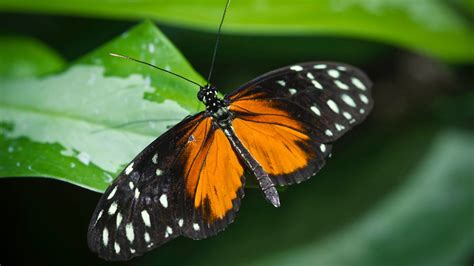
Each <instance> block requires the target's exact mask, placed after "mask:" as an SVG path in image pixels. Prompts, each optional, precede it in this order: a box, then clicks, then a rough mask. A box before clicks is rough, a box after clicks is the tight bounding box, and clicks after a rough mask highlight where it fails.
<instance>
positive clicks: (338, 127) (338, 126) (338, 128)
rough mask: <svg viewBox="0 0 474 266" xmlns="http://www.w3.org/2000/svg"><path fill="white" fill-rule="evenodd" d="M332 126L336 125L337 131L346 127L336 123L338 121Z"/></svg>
mask: <svg viewBox="0 0 474 266" xmlns="http://www.w3.org/2000/svg"><path fill="white" fill-rule="evenodd" d="M334 126H336V129H337V130H338V131H342V130H344V129H345V128H346V127H344V126H343V125H340V124H338V123H336V124H335V125H334Z"/></svg>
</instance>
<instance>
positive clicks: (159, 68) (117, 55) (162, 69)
mask: <svg viewBox="0 0 474 266" xmlns="http://www.w3.org/2000/svg"><path fill="white" fill-rule="evenodd" d="M109 55H111V56H115V57H119V58H123V59H128V60H132V61H135V62H137V63H140V64H144V65H147V66H149V67H152V68H155V69H158V70H161V71H163V72H166V73H168V74H171V75H174V76H176V77H178V78H181V79H184V80H186V81H187V82H190V83H192V84H194V85H197V86H199V87H202V86H201V85H200V84H199V83H197V82H194V81H192V80H190V79H188V78H185V77H183V76H181V75H179V74H176V73H174V72H171V71H169V70H166V69H164V68H161V67H157V66H155V65H152V64H150V63H147V62H143V61H141V60H138V59H135V58H132V57H130V56H126V55H121V54H116V53H109Z"/></svg>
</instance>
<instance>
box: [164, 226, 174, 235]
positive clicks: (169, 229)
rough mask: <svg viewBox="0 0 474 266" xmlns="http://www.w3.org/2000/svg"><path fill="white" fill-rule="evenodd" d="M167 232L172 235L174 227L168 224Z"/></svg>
mask: <svg viewBox="0 0 474 266" xmlns="http://www.w3.org/2000/svg"><path fill="white" fill-rule="evenodd" d="M166 233H168V234H170V235H171V234H172V233H173V228H171V227H169V226H167V227H166Z"/></svg>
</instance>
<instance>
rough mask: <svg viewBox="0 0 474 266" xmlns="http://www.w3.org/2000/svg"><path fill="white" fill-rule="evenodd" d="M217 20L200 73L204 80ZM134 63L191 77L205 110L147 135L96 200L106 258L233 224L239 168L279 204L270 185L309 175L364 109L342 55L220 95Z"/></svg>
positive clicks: (361, 86)
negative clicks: (153, 137)
mask: <svg viewBox="0 0 474 266" xmlns="http://www.w3.org/2000/svg"><path fill="white" fill-rule="evenodd" d="M228 6H229V0H228V1H227V4H226V7H225V9H224V13H223V16H222V19H221V23H220V25H219V29H218V34H217V40H216V45H215V47H214V54H213V57H212V61H211V67H210V71H209V76H208V80H211V74H212V69H213V66H214V61H215V56H216V51H217V47H218V43H219V36H220V30H221V26H222V23H223V20H224V17H225V12H226V10H227V7H228ZM111 55H113V56H118V57H122V58H126V59H130V60H133V61H137V62H139V63H143V64H146V65H149V66H151V67H154V68H156V69H159V70H161V71H164V72H167V73H169V74H172V75H175V76H177V77H179V78H182V79H184V80H186V81H188V82H191V83H193V84H195V85H197V86H199V91H198V94H197V98H198V100H199V101H201V102H202V103H203V104H204V105H205V107H206V108H205V111H202V112H200V113H198V114H195V115H193V116H188V117H187V118H185V119H184V120H183V121H181V122H180V123H178V124H177V125H175V126H174V127H172V128H171V129H170V130H168V131H167V132H165V133H164V134H162V135H161V136H160V137H158V138H157V139H156V140H155V141H153V142H152V143H151V144H149V145H148V146H147V147H146V148H145V149H144V150H143V151H142V152H141V153H140V154H138V155H137V156H136V157H135V158H134V159H133V160H132V162H130V164H129V165H128V166H127V167H126V168H125V169H124V170H123V171H122V172H121V173H120V174H119V176H118V177H117V178H116V179H115V180H114V181H113V183H112V184H111V185H110V186H109V187H108V188H107V190H106V191H105V193H104V194H103V195H102V197H101V198H100V200H99V203H98V204H97V207H96V209H95V211H94V213H93V215H92V218H91V221H90V224H89V229H88V235H87V238H88V245H89V248H90V249H91V250H92V251H94V252H96V253H98V254H99V257H101V258H103V259H106V260H129V259H131V258H133V257H136V256H140V255H142V254H144V253H145V252H147V251H149V250H151V249H154V248H156V247H158V246H160V245H162V244H164V243H166V242H168V241H170V240H172V239H174V238H176V237H178V236H185V237H188V238H192V239H203V238H207V237H210V236H213V235H215V234H217V233H219V232H221V231H222V230H224V229H225V228H226V227H227V225H229V224H230V223H232V222H233V221H234V219H235V215H236V213H237V212H238V210H239V208H240V203H241V200H242V198H243V196H244V186H245V173H246V172H248V173H250V174H251V175H253V176H254V177H255V178H256V180H257V183H258V185H259V187H260V189H261V190H262V192H263V195H264V197H265V199H266V200H267V201H268V202H270V203H271V204H272V205H273V206H275V207H279V206H280V198H279V195H278V191H277V190H276V186H288V185H292V184H298V183H300V182H303V181H305V180H308V179H309V178H310V177H312V176H314V175H315V174H316V173H317V172H318V171H319V170H320V169H321V168H322V167H323V166H324V164H325V163H326V158H328V157H329V156H330V155H331V148H332V143H333V142H334V141H336V140H337V139H338V138H340V137H341V136H342V135H343V134H344V133H346V132H347V131H348V130H349V129H351V128H352V127H354V126H355V125H357V124H359V123H360V122H362V121H363V120H364V119H365V118H366V117H367V115H368V114H369V113H370V111H371V110H372V106H373V100H372V96H371V87H372V82H371V81H370V80H369V78H368V77H367V76H366V75H365V74H364V73H363V72H362V71H360V70H359V69H357V68H355V67H353V66H350V65H346V64H341V63H331V62H308V63H301V64H295V65H291V66H288V67H283V68H280V69H277V70H274V71H271V72H269V73H266V74H264V75H262V76H259V77H257V78H256V79H254V80H252V81H250V82H248V83H246V84H244V85H242V86H240V87H239V88H237V89H236V90H234V91H233V92H231V93H230V94H228V95H225V97H223V98H220V97H219V95H218V93H217V89H216V87H214V86H213V85H211V84H207V85H205V86H201V85H199V84H198V83H195V82H194V81H192V80H189V79H187V78H186V77H183V76H180V75H178V74H176V73H173V72H171V71H169V70H166V69H163V68H160V67H157V66H154V65H151V64H149V63H146V62H142V61H140V60H137V59H134V58H131V57H127V56H122V55H118V54H111Z"/></svg>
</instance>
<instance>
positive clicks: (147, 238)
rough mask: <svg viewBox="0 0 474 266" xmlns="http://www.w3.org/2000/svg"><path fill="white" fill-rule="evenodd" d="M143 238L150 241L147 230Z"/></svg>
mask: <svg viewBox="0 0 474 266" xmlns="http://www.w3.org/2000/svg"><path fill="white" fill-rule="evenodd" d="M143 238H144V239H145V242H147V243H148V242H150V234H148V232H145V235H143Z"/></svg>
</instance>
